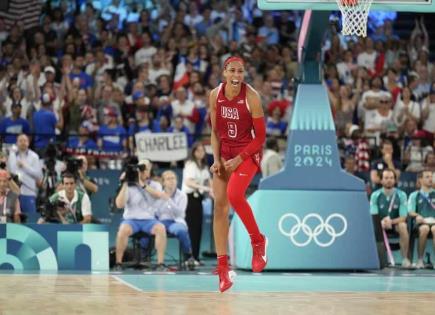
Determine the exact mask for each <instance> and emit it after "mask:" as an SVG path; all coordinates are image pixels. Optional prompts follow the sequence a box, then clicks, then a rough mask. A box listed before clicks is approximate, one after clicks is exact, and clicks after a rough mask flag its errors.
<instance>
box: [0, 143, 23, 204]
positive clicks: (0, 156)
mask: <svg viewBox="0 0 435 315" xmlns="http://www.w3.org/2000/svg"><path fill="white" fill-rule="evenodd" d="M7 164H8V157H7V156H6V155H5V154H4V153H3V152H1V151H0V170H5V171H7ZM8 174H9V177H8V185H9V189H10V190H11V191H12V192H14V193H15V194H16V195H17V196H19V195H20V186H21V183H20V180H19V179H18V176H17V175H16V174H12V173H8Z"/></svg>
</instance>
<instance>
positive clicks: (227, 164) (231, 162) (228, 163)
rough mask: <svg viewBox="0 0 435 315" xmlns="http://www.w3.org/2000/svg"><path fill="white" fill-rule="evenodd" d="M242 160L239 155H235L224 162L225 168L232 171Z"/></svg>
mask: <svg viewBox="0 0 435 315" xmlns="http://www.w3.org/2000/svg"><path fill="white" fill-rule="evenodd" d="M242 162H243V160H242V158H241V157H240V155H237V156H236V157H235V158H234V159H231V160H228V161H226V162H225V163H224V167H225V170H227V171H229V172H233V171H234V170H235V169H236V168H238V167H239V165H240V164H242Z"/></svg>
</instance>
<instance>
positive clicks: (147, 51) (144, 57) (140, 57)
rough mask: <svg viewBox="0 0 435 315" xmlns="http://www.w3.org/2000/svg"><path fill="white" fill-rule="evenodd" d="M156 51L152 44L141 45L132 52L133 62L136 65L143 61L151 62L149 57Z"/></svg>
mask: <svg viewBox="0 0 435 315" xmlns="http://www.w3.org/2000/svg"><path fill="white" fill-rule="evenodd" d="M156 52H157V49H156V47H154V46H150V47H147V48H145V47H142V48H141V49H139V50H138V51H136V53H135V54H134V64H135V65H136V67H137V66H139V65H141V64H143V63H147V62H148V63H151V58H152V56H153V55H154V54H155V53H156Z"/></svg>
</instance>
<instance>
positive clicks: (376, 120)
mask: <svg viewBox="0 0 435 315" xmlns="http://www.w3.org/2000/svg"><path fill="white" fill-rule="evenodd" d="M391 107H392V104H391V95H390V93H388V94H383V95H382V96H381V97H380V99H379V107H377V108H376V109H374V110H368V111H366V114H365V119H364V133H365V135H366V137H370V138H372V139H374V140H375V141H376V142H375V143H378V141H379V139H380V136H381V133H385V132H387V129H388V127H390V126H391V128H395V129H396V130H397V127H396V126H395V124H394V121H393V111H392V110H391Z"/></svg>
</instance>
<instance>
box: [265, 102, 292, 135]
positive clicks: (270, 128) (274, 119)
mask: <svg viewBox="0 0 435 315" xmlns="http://www.w3.org/2000/svg"><path fill="white" fill-rule="evenodd" d="M283 115H284V113H283V111H282V109H281V108H280V107H279V106H275V107H274V108H273V109H272V112H271V115H270V116H269V117H267V123H266V133H267V134H268V135H273V136H281V135H284V134H285V132H286V129H287V123H286V122H285V121H283V120H282V117H283Z"/></svg>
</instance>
